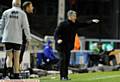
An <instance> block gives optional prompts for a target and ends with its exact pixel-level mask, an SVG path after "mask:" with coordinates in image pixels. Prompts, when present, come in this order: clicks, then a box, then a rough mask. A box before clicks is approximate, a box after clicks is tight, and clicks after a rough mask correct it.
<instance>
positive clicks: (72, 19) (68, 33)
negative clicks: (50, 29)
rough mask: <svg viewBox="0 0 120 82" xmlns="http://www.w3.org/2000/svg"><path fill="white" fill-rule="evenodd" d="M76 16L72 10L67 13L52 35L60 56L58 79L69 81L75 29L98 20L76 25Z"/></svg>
mask: <svg viewBox="0 0 120 82" xmlns="http://www.w3.org/2000/svg"><path fill="white" fill-rule="evenodd" d="M76 19H77V14H76V12H75V11H73V10H69V11H68V12H67V20H66V21H64V22H61V23H60V24H59V26H58V27H57V28H56V30H55V33H54V38H55V45H56V49H57V51H58V54H59V55H60V79H61V80H70V79H69V78H68V66H69V61H70V54H71V53H70V51H71V50H72V49H73V48H74V40H75V34H76V31H77V29H78V28H79V27H80V28H81V27H85V26H88V25H89V24H91V23H98V22H99V20H97V19H94V20H90V21H88V22H86V23H78V22H77V21H76Z"/></svg>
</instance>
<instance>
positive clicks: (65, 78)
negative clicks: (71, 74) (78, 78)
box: [60, 77, 71, 80]
mask: <svg viewBox="0 0 120 82" xmlns="http://www.w3.org/2000/svg"><path fill="white" fill-rule="evenodd" d="M60 80H71V79H70V78H67V77H61V79H60Z"/></svg>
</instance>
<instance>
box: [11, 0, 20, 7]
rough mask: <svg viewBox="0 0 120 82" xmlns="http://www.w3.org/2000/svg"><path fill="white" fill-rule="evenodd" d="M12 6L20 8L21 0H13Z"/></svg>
mask: <svg viewBox="0 0 120 82" xmlns="http://www.w3.org/2000/svg"><path fill="white" fill-rule="evenodd" d="M12 5H13V6H16V7H20V6H21V0H13V1H12Z"/></svg>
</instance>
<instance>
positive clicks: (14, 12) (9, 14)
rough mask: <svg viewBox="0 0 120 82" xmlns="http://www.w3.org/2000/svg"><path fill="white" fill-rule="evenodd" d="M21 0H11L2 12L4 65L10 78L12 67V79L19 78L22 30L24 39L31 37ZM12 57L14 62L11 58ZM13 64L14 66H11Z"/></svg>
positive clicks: (28, 39)
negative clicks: (10, 3) (4, 50)
mask: <svg viewBox="0 0 120 82" xmlns="http://www.w3.org/2000/svg"><path fill="white" fill-rule="evenodd" d="M20 6H21V0H13V2H12V8H10V9H8V10H6V11H4V12H3V15H2V28H3V29H4V30H3V36H2V43H4V44H5V48H6V56H7V59H6V66H7V70H8V72H9V74H8V76H9V77H10V78H11V71H12V70H13V69H12V67H13V68H14V77H12V78H13V79H19V73H20V71H19V56H20V47H21V44H22V30H24V32H25V36H26V40H27V41H28V42H29V41H30V39H31V36H30V29H29V23H28V20H27V16H26V14H25V12H24V11H22V10H21V8H20ZM13 58H14V62H12V59H13ZM13 64H14V66H13Z"/></svg>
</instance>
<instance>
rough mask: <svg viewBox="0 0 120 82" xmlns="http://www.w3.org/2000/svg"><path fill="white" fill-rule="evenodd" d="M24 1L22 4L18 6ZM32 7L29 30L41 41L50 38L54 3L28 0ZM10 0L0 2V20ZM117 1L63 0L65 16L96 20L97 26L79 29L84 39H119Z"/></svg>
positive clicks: (53, 25) (56, 5)
mask: <svg viewBox="0 0 120 82" xmlns="http://www.w3.org/2000/svg"><path fill="white" fill-rule="evenodd" d="M24 1H27V0H22V3H23V2H24ZM30 1H32V2H33V5H34V14H33V17H32V24H31V25H32V28H33V29H32V30H33V32H34V34H36V35H38V36H40V37H44V36H45V35H53V33H54V29H55V28H56V25H57V13H58V0H30ZM11 3H12V0H0V16H1V15H2V13H3V11H4V10H6V9H8V8H10V7H11ZM119 8H120V6H119V0H66V10H65V11H66V12H67V11H68V10H69V9H73V10H75V11H77V13H78V20H79V21H80V22H85V21H86V20H90V19H93V18H98V19H100V23H99V24H95V25H90V26H88V27H87V28H80V29H79V30H78V33H79V35H80V36H85V37H86V38H99V39H101V38H102V39H119V38H120V32H119V31H120V27H119V26H120V25H119V23H120V22H119V17H120V16H119V10H120V9H119Z"/></svg>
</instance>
